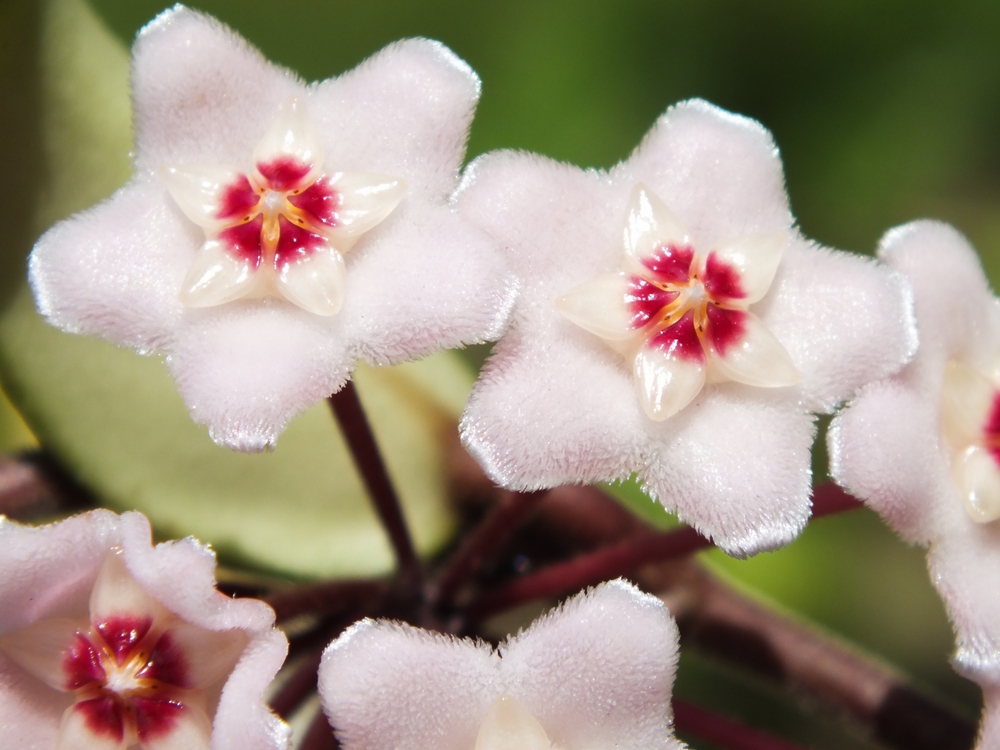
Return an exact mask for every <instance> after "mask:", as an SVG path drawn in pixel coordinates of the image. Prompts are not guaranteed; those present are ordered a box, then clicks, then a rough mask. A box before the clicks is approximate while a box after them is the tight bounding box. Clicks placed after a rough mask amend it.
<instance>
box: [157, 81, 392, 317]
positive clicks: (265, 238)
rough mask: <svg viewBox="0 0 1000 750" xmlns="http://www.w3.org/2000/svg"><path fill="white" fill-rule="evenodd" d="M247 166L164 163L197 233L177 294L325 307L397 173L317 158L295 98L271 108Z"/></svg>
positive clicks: (212, 301)
mask: <svg viewBox="0 0 1000 750" xmlns="http://www.w3.org/2000/svg"><path fill="white" fill-rule="evenodd" d="M250 163H251V164H253V168H252V169H250V170H244V169H240V168H238V167H229V166H220V165H173V166H168V165H165V166H164V167H163V168H162V169H161V170H160V174H161V177H162V179H163V180H164V182H165V184H166V186H167V189H168V190H169V191H170V195H171V196H172V197H173V200H174V202H175V203H176V204H177V206H178V207H179V208H180V209H181V211H182V212H183V213H184V214H185V215H186V216H187V218H188V219H190V220H191V221H193V222H194V223H195V224H198V225H199V226H200V227H201V228H202V230H203V231H204V233H205V243H204V244H203V245H202V246H201V248H200V249H199V250H198V251H197V253H195V255H194V257H193V260H192V263H191V266H190V268H189V270H188V273H187V276H186V277H185V278H184V280H183V282H182V283H181V289H180V298H181V301H182V302H183V303H184V304H185V305H187V306H189V307H211V306H214V305H221V304H225V303H228V302H233V301H235V300H237V299H241V298H254V297H267V296H273V297H279V298H283V299H285V300H287V301H289V302H291V303H293V304H295V305H297V306H299V307H301V308H302V309H304V310H308V311H309V312H311V313H314V314H316V315H323V316H330V315H335V314H336V313H337V312H338V311H339V310H340V307H341V305H342V304H343V300H344V294H345V290H346V265H345V260H344V256H345V254H346V253H347V252H348V251H349V250H350V249H351V248H352V247H353V246H354V244H355V243H356V242H358V241H359V240H360V239H361V237H362V236H363V235H364V234H365V233H367V232H369V231H370V230H371V229H373V228H374V227H375V226H376V225H377V224H379V223H380V222H382V221H383V220H384V219H385V218H386V217H387V216H389V214H390V213H392V211H393V209H395V207H396V206H397V204H398V203H399V202H400V200H402V198H403V195H404V193H405V190H406V186H405V184H404V183H403V181H402V180H399V179H395V178H392V177H388V176H386V175H381V174H374V173H364V172H335V171H331V170H328V169H327V168H326V166H325V156H324V150H323V146H322V143H321V139H320V137H319V135H318V133H317V131H316V130H315V128H314V127H313V125H312V121H311V120H310V119H309V117H308V115H307V114H306V112H305V108H304V106H303V105H302V103H301V102H299V101H298V100H297V99H292V100H290V101H289V102H287V103H286V104H285V105H284V106H283V107H281V108H280V109H279V111H278V113H277V115H276V116H275V117H274V119H273V120H272V122H271V124H270V126H269V127H268V129H267V131H266V132H265V133H264V136H263V138H262V139H261V141H260V142H259V143H258V144H257V147H256V148H255V149H254V152H253V156H252V158H251V159H250Z"/></svg>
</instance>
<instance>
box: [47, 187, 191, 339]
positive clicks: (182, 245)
mask: <svg viewBox="0 0 1000 750" xmlns="http://www.w3.org/2000/svg"><path fill="white" fill-rule="evenodd" d="M172 204H173V199H172V198H170V196H169V195H168V194H167V191H166V189H165V188H164V187H163V184H162V183H161V182H160V181H159V179H158V178H155V177H146V178H141V177H136V178H135V179H133V180H132V182H130V183H129V184H128V185H126V186H125V187H123V188H122V189H121V190H119V191H118V192H117V193H115V195H113V196H112V197H111V198H109V199H108V200H106V201H105V202H103V203H101V204H99V205H97V206H95V207H94V208H91V209H89V210H88V211H85V212H83V213H81V214H77V215H76V216H74V217H73V218H71V219H67V220H66V221H62V222H59V223H58V224H56V225H55V226H54V227H52V228H51V229H50V230H49V231H47V232H46V233H45V234H44V235H42V237H41V238H40V239H39V240H38V243H37V244H36V245H35V249H34V251H33V252H32V255H31V260H30V266H29V281H30V282H31V286H32V289H33V291H34V293H35V300H36V303H37V304H38V308H39V310H40V311H41V313H42V314H43V315H45V316H46V317H47V318H48V320H49V322H50V323H52V324H53V325H56V326H59V327H60V328H65V329H68V330H72V331H77V332H81V333H96V334H99V335H101V336H103V337H105V338H107V339H109V340H111V341H113V342H114V343H116V344H125V345H128V346H133V347H135V348H137V349H140V350H143V351H149V350H151V349H157V348H159V347H161V346H165V345H169V343H170V342H171V341H172V340H173V337H174V329H175V327H176V326H177V324H178V322H179V321H180V318H181V316H182V314H183V311H184V307H183V305H182V304H181V302H180V300H179V299H178V292H179V291H180V288H181V282H182V280H183V279H184V276H185V274H186V273H187V271H188V268H189V267H190V266H191V262H192V260H193V259H194V257H195V251H196V250H197V249H198V247H199V246H200V245H201V244H202V242H203V241H204V234H203V233H202V231H201V229H199V228H198V227H197V226H195V225H194V224H192V223H191V222H190V221H189V220H188V219H187V218H186V217H185V216H184V215H183V214H182V213H181V212H180V210H179V209H178V208H177V207H176V205H172Z"/></svg>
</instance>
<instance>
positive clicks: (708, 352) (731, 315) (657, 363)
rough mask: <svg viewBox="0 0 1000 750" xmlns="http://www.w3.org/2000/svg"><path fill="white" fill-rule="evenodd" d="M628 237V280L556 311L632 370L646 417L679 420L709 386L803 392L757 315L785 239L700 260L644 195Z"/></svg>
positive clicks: (772, 237)
mask: <svg viewBox="0 0 1000 750" xmlns="http://www.w3.org/2000/svg"><path fill="white" fill-rule="evenodd" d="M624 237H625V248H624V249H625V257H624V261H623V263H622V270H621V271H618V272H615V273H605V274H601V275H598V276H595V277H593V278H591V279H590V280H589V281H586V282H584V283H583V284H580V285H579V286H577V287H574V288H572V289H570V290H569V291H568V292H566V293H565V294H563V295H562V296H561V297H560V298H559V299H558V300H556V307H557V308H558V309H559V311H560V312H561V313H562V314H563V315H564V316H565V317H567V318H568V319H569V320H571V321H572V322H573V323H576V324H577V325H579V326H580V327H582V328H584V329H586V330H587V331H590V332H591V333H593V334H596V335H597V336H600V337H601V338H602V339H604V341H605V342H606V343H607V344H608V345H609V346H611V347H612V348H614V349H615V350H617V351H618V352H620V353H621V354H622V355H623V356H624V357H625V359H626V361H627V362H628V363H629V364H631V367H632V372H633V378H634V381H635V386H636V393H637V396H638V398H639V401H640V403H641V405H642V407H643V410H644V411H645V413H646V414H647V416H649V417H650V418H651V419H653V420H657V421H660V420H664V419H667V418H668V417H671V416H673V415H674V414H676V413H677V412H679V411H680V410H681V409H683V408H685V407H686V406H687V405H688V404H689V403H691V401H693V400H694V399H695V397H697V395H698V394H699V393H700V392H701V390H702V388H704V386H705V384H706V383H707V382H717V381H726V380H732V381H736V382H740V383H745V384H747V385H753V386H758V387H765V388H776V387H785V386H790V385H793V384H795V383H796V382H798V380H799V372H798V369H797V368H796V367H795V364H794V363H793V362H792V359H791V357H790V356H789V354H788V351H787V350H786V349H785V347H784V346H783V345H782V344H781V342H780V341H779V340H778V339H777V338H776V337H775V336H774V334H772V333H771V332H770V330H769V329H768V328H767V326H766V325H765V323H764V322H763V321H762V320H761V319H760V318H758V317H757V316H756V315H754V313H753V312H751V311H750V306H751V305H753V304H755V303H757V302H759V301H760V300H761V299H762V298H763V297H764V296H765V294H766V293H767V291H768V289H769V288H770V286H771V282H772V280H773V279H774V275H775V273H776V272H777V268H778V265H779V264H780V262H781V254H782V251H783V248H784V245H785V242H786V238H785V236H784V235H783V234H756V235H748V236H745V237H737V238H733V239H729V240H726V241H723V242H719V243H716V244H715V245H714V246H711V247H709V248H708V249H707V250H706V251H703V252H702V251H699V249H697V247H696V243H695V242H694V240H693V238H692V237H691V235H690V234H689V233H688V231H687V230H686V229H685V228H684V227H683V226H682V225H681V223H680V221H679V220H678V219H677V217H676V216H674V214H673V213H672V212H671V211H670V209H668V208H667V207H666V205H664V204H663V202H662V201H661V200H660V199H659V198H658V197H657V196H656V195H655V194H653V193H652V191H650V190H649V189H648V188H647V187H645V186H644V185H637V186H636V187H635V189H634V190H633V191H632V197H631V200H630V202H629V207H628V213H627V216H626V221H625V233H624Z"/></svg>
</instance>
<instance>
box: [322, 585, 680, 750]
mask: <svg viewBox="0 0 1000 750" xmlns="http://www.w3.org/2000/svg"><path fill="white" fill-rule="evenodd" d="M499 652H500V654H502V658H498V655H497V654H496V653H495V652H492V651H491V649H490V648H489V647H488V646H485V645H483V644H475V643H473V642H471V641H457V640H455V639H452V638H447V637H445V636H441V635H438V634H432V633H428V632H426V631H422V630H419V629H417V628H412V627H410V626H407V625H398V624H393V623H386V622H374V621H371V620H366V621H364V622H361V623H358V624H356V625H354V626H353V627H352V628H350V629H349V630H348V631H347V632H346V633H345V634H344V635H342V636H341V637H340V638H338V639H337V640H336V641H334V642H333V643H332V644H331V645H330V646H329V647H328V648H327V650H326V652H325V653H324V655H323V663H322V665H321V667H320V695H321V697H322V700H323V706H324V710H325V711H326V713H327V716H328V717H329V718H330V722H331V724H333V726H334V728H335V729H336V730H337V735H338V738H339V739H340V741H341V744H342V746H343V747H344V748H345V750H391V749H392V748H399V747H421V748H425V749H426V750H452V749H453V750H469V748H472V747H474V746H475V742H476V737H477V735H478V734H479V731H480V728H481V727H482V725H483V721H484V720H485V719H486V718H487V715H488V713H489V711H490V708H491V707H492V706H493V705H494V703H495V701H496V700H497V698H500V697H501V696H505V695H510V696H513V697H514V698H515V699H516V700H517V701H518V702H520V703H521V704H522V705H523V707H524V709H525V710H526V711H527V712H528V713H529V714H530V715H531V716H533V717H534V718H535V719H537V721H538V723H539V724H540V725H541V727H542V728H543V729H544V731H545V733H546V734H547V735H548V737H549V739H550V740H551V741H552V742H553V744H555V745H556V746H557V747H560V748H565V750H586V749H587V748H592V747H620V748H623V749H628V750H632V749H634V750H639V749H640V748H664V749H666V748H671V749H673V748H679V747H681V746H680V744H679V743H678V742H677V741H676V740H675V739H674V738H673V736H672V734H671V722H670V708H669V706H670V703H669V701H670V691H671V687H672V684H673V678H674V671H675V668H676V663H677V629H676V626H675V625H674V623H673V621H672V620H671V619H670V616H669V614H668V613H667V611H666V608H665V607H664V606H663V604H662V603H661V602H660V601H659V600H657V599H655V598H653V597H650V596H648V595H646V594H642V593H641V592H639V591H638V590H637V589H636V588H635V587H633V586H631V585H629V584H626V583H624V582H622V581H613V582H611V583H607V584H603V585H602V586H599V587H597V588H596V589H594V590H593V591H591V592H589V593H587V594H582V595H579V596H577V597H574V598H573V599H571V600H570V601H568V602H567V603H566V604H565V605H563V606H562V607H560V608H558V609H556V610H554V611H553V612H552V613H550V614H549V615H547V616H545V617H543V618H542V619H541V620H539V621H537V622H536V623H535V624H533V625H532V626H531V627H530V628H529V629H528V630H526V631H524V632H523V633H521V634H520V635H518V636H516V637H515V638H513V639H512V640H510V641H509V642H507V643H504V644H501V646H500V647H499Z"/></svg>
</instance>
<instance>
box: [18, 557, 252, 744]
mask: <svg viewBox="0 0 1000 750" xmlns="http://www.w3.org/2000/svg"><path fill="white" fill-rule="evenodd" d="M247 642H248V640H247V637H246V635H245V634H244V632H243V631H242V630H229V631H212V630H207V629H205V628H202V627H199V626H197V625H194V624H192V623H189V622H186V621H185V620H182V619H181V618H179V617H178V616H177V615H175V614H173V613H171V612H169V611H168V610H166V609H165V608H164V607H163V605H161V604H160V603H159V602H158V601H156V600H155V599H153V598H152V597H151V596H150V595H149V594H148V593H147V592H146V591H145V589H144V588H143V587H142V585H141V584H140V583H139V582H138V581H137V580H136V579H135V578H134V577H133V575H132V574H131V572H130V571H129V570H128V568H127V566H126V565H125V561H124V559H123V554H122V552H121V550H120V549H113V550H112V551H111V552H109V553H108V555H107V557H106V558H105V560H104V563H103V565H102V566H101V569H100V572H99V573H98V576H97V580H96V582H95V583H94V586H93V589H92V590H91V593H90V603H89V616H88V617H86V618H83V617H74V618H51V619H42V620H39V621H37V622H34V623H31V624H30V625H28V626H26V627H24V628H22V629H21V630H18V631H15V632H14V633H10V634H8V635H5V636H4V637H3V638H0V650H2V651H3V652H4V653H5V654H6V655H7V656H9V657H10V658H11V659H12V660H13V661H14V663H16V664H18V665H19V666H20V667H22V668H23V669H24V670H25V671H26V672H28V673H29V674H31V675H34V677H36V678H37V679H39V680H41V681H42V682H43V683H45V684H47V685H48V686H49V687H50V688H52V689H53V700H54V701H56V700H59V699H58V696H57V693H56V691H58V692H61V693H71V694H72V703H71V704H70V706H69V707H68V708H67V709H66V710H65V712H64V713H63V718H62V723H61V726H60V729H59V738H58V741H57V742H56V744H55V746H56V747H59V748H83V747H86V748H92V749H93V750H126V748H133V747H136V746H138V747H139V748H141V749H142V750H208V748H209V745H210V743H211V734H212V720H211V718H210V716H209V714H208V710H209V700H208V693H207V691H208V690H209V689H211V688H213V687H214V686H218V685H220V684H221V683H222V681H224V680H225V679H226V677H227V675H228V674H229V673H230V672H231V671H232V669H233V667H234V666H235V664H236V662H237V660H238V659H239V656H240V654H241V653H242V651H243V649H244V648H245V647H246V645H247Z"/></svg>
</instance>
